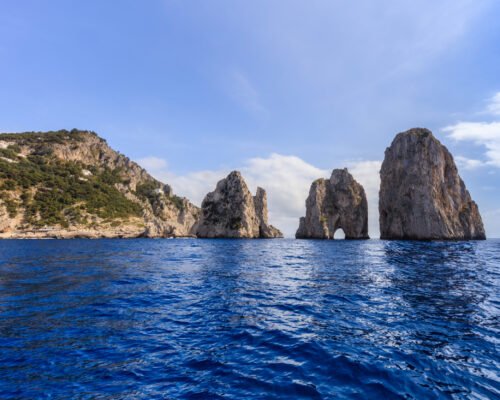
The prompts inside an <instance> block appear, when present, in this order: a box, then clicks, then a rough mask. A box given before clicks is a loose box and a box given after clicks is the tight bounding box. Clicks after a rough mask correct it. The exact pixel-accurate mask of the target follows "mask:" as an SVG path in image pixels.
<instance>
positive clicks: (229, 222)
mask: <svg viewBox="0 0 500 400" xmlns="http://www.w3.org/2000/svg"><path fill="white" fill-rule="evenodd" d="M196 233H197V236H198V237H203V238H276V237H282V236H283V235H282V234H281V232H280V231H279V230H278V229H276V228H274V227H273V226H271V225H269V224H268V221H267V196H266V192H265V191H264V189H262V188H258V189H257V194H256V196H255V197H253V196H252V194H251V193H250V190H248V186H247V185H246V183H245V181H244V179H243V177H242V176H241V174H240V173H239V172H238V171H233V172H231V173H230V174H229V175H228V176H227V177H226V178H225V179H222V180H221V181H219V182H218V183H217V187H216V188H215V190H214V191H213V192H210V193H208V194H207V195H206V197H205V199H204V200H203V203H202V205H201V218H200V221H199V225H198V227H197V230H196Z"/></svg>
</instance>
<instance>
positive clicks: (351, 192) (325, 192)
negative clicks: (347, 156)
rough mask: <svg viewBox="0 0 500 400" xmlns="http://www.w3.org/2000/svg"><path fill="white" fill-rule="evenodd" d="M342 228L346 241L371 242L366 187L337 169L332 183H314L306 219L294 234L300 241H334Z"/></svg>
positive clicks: (308, 201)
mask: <svg viewBox="0 0 500 400" xmlns="http://www.w3.org/2000/svg"><path fill="white" fill-rule="evenodd" d="M339 228H342V230H343V231H344V233H345V238H346V239H368V203H367V201H366V195H365V191H364V189H363V187H362V186H361V185H360V184H359V183H358V182H356V181H355V180H354V178H353V177H352V175H351V174H350V173H349V172H348V171H347V169H335V170H333V172H332V175H331V177H330V179H329V180H326V179H318V180H316V181H314V182H313V184H312V185H311V189H310V190H309V196H308V198H307V200H306V216H305V217H302V218H301V219H300V224H299V229H298V230H297V233H296V234H295V237H296V238H300V239H306V238H310V239H333V236H334V234H335V231H336V230H337V229H339Z"/></svg>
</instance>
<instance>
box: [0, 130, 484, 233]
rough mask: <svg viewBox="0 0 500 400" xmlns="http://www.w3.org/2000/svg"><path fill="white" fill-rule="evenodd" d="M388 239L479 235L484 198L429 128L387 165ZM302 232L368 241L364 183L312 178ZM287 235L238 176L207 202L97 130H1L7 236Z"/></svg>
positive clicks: (1, 216) (384, 209)
mask: <svg viewBox="0 0 500 400" xmlns="http://www.w3.org/2000/svg"><path fill="white" fill-rule="evenodd" d="M380 176H381V186H380V195H379V216H380V218H379V221H380V232H381V239H388V240H481V239H485V238H486V235H485V232H484V226H483V223H482V219H481V215H480V213H479V209H478V206H477V204H476V203H475V202H474V201H473V200H472V198H471V196H470V194H469V192H468V191H467V189H466V187H465V184H464V182H463V181H462V179H461V178H460V176H459V175H458V170H457V168H456V165H455V162H454V160H453V156H452V155H451V154H450V152H449V151H448V150H447V149H446V147H445V146H443V145H442V144H441V143H440V142H439V141H438V140H437V139H436V138H435V137H434V135H433V134H432V132H430V131H429V130H427V129H423V128H414V129H410V130H408V131H406V132H402V133H399V134H398V135H396V137H395V139H394V140H393V142H392V144H391V146H390V147H388V148H387V149H386V151H385V158H384V162H383V164H382V168H381V171H380ZM305 206H306V213H305V217H302V218H300V221H299V228H298V230H297V232H296V235H295V236H296V238H300V239H333V238H334V234H335V232H336V231H337V230H338V229H342V230H343V231H344V232H345V235H346V236H345V238H346V239H368V238H369V233H368V205H367V198H366V194H365V191H364V188H363V186H362V185H361V184H359V183H358V182H357V181H356V180H355V179H354V177H353V176H352V175H351V174H350V173H349V172H348V171H347V169H336V170H333V172H332V174H331V177H330V178H329V179H323V178H320V179H317V180H315V181H314V182H313V183H312V184H311V188H310V191H309V196H308V198H307V200H306V202H305ZM140 237H146V238H174V237H176V238H181V237H188V238H189V237H191V238H261V239H264V238H281V237H283V234H282V233H281V231H280V230H279V229H277V228H275V227H274V226H272V225H270V224H269V222H268V209H267V194H266V192H265V190H264V189H263V188H260V187H259V188H258V189H257V192H256V194H255V196H253V195H252V194H251V193H250V191H249V189H248V186H247V185H246V182H245V181H244V179H243V176H242V175H241V173H239V172H238V171H233V172H231V173H230V174H229V175H228V176H227V177H226V178H224V179H222V180H221V181H219V182H218V183H217V186H216V188H215V190H214V191H213V192H210V193H208V194H207V195H206V197H205V199H204V200H203V202H202V204H201V207H197V206H195V205H193V204H192V203H191V202H190V201H189V200H188V199H186V198H181V197H178V196H176V195H174V193H173V191H172V188H171V187H170V186H169V185H165V184H163V183H161V182H159V181H157V180H156V179H154V178H153V177H152V176H151V175H149V174H148V173H147V172H146V171H145V170H144V169H143V168H141V167H140V166H139V165H137V164H136V163H134V162H133V161H131V160H130V159H128V158H127V157H125V156H123V155H122V154H120V153H118V152H116V151H114V150H113V149H111V148H110V147H109V146H108V145H107V143H106V141H105V140H104V139H102V138H100V137H99V136H98V135H97V134H95V133H93V132H89V131H77V130H73V131H57V132H47V133H41V132H30V133H22V134H0V239H74V238H89V239H98V238H140Z"/></svg>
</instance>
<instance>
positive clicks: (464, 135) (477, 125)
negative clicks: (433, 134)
mask: <svg viewBox="0 0 500 400" xmlns="http://www.w3.org/2000/svg"><path fill="white" fill-rule="evenodd" d="M481 114H485V115H489V116H491V117H493V119H494V120H493V121H490V122H486V121H480V122H458V123H456V124H454V125H449V126H446V127H445V128H443V131H444V132H446V133H447V134H448V137H449V138H451V139H453V140H455V141H457V142H472V143H474V144H475V145H478V146H482V147H484V148H485V149H486V152H485V154H484V155H485V160H473V159H468V158H466V157H463V156H458V157H457V161H459V162H460V163H461V164H462V165H463V166H464V167H465V168H468V169H474V168H479V167H482V166H493V167H497V168H500V119H499V120H496V117H499V116H500V92H498V93H496V94H495V95H494V96H493V97H492V98H491V99H490V101H489V103H488V104H487V106H486V110H485V111H483V112H482V113H481Z"/></svg>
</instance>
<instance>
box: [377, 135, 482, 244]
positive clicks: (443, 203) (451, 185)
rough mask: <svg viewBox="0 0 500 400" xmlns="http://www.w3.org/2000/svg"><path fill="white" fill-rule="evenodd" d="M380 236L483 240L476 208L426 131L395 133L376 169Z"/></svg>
mask: <svg viewBox="0 0 500 400" xmlns="http://www.w3.org/2000/svg"><path fill="white" fill-rule="evenodd" d="M380 176H381V186H380V197H379V212H380V236H381V238H382V239H414V240H449V239H451V240H462V239H466V240H468V239H485V238H486V236H485V232H484V227H483V222H482V220H481V215H480V214H479V210H478V207H477V205H476V203H475V202H474V201H472V199H471V196H470V194H469V192H468V191H467V189H466V188H465V184H464V182H463V181H462V179H461V178H460V176H459V175H458V171H457V167H456V166H455V162H454V161H453V157H452V155H451V154H450V152H449V151H448V149H447V148H446V147H445V146H443V145H442V144H441V143H440V142H439V141H438V140H437V139H436V138H435V137H434V136H433V134H432V132H431V131H429V130H427V129H422V128H415V129H410V130H409V131H407V132H402V133H400V134H398V135H397V136H396V137H395V139H394V140H393V142H392V144H391V146H390V147H389V148H387V149H386V151H385V159H384V162H383V163H382V169H381V171H380Z"/></svg>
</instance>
